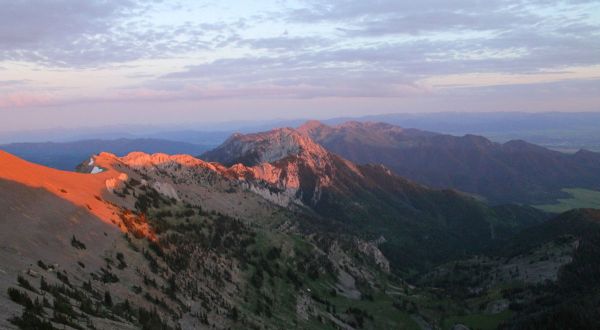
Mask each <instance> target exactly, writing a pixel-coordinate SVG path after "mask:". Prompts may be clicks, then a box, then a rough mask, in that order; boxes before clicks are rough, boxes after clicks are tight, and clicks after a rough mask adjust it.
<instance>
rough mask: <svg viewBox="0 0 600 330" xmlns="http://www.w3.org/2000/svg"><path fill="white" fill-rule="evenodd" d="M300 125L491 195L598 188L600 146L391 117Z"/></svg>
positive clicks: (427, 179)
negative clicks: (568, 146)
mask: <svg viewBox="0 0 600 330" xmlns="http://www.w3.org/2000/svg"><path fill="white" fill-rule="evenodd" d="M299 131H301V132H303V133H305V134H308V135H309V136H310V137H312V138H313V139H314V140H315V141H316V142H318V143H320V144H322V145H323V146H324V147H325V148H327V149H328V150H330V151H332V152H334V153H337V154H339V155H341V156H342V157H345V158H347V159H349V160H351V161H354V162H357V163H360V164H366V163H375V164H384V165H385V166H387V167H389V168H390V169H392V170H393V171H394V172H396V173H397V174H398V175H400V176H403V177H406V178H408V179H411V180H414V181H417V182H420V183H423V184H426V185H429V186H432V187H436V188H454V189H458V190H461V191H464V192H468V193H472V194H476V195H480V196H483V197H485V198H486V199H488V200H489V201H491V202H493V203H506V202H517V203H528V204H541V203H551V202H553V201H555V200H556V199H557V198H560V197H566V193H565V192H564V191H561V189H563V188H576V187H580V188H588V189H596V190H599V189H600V153H594V152H591V151H586V150H580V151H578V152H576V153H574V154H565V153H561V152H557V151H553V150H549V149H546V148H543V147H540V146H538V145H534V144H531V143H527V142H525V141H522V140H513V141H509V142H506V143H504V144H501V143H495V142H492V141H490V140H488V139H487V138H484V137H482V136H477V135H465V136H460V137H459V136H453V135H448V134H438V133H433V132H428V131H422V130H417V129H404V128H401V127H398V126H394V125H391V124H386V123H364V122H347V123H344V124H341V125H337V126H327V125H324V124H321V123H319V122H314V121H312V122H307V123H306V124H305V125H303V126H301V127H300V128H299Z"/></svg>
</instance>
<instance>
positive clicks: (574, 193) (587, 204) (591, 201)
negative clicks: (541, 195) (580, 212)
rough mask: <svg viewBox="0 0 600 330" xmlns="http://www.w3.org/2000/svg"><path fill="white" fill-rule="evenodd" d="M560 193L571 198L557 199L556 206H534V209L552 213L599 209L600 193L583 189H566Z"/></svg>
mask: <svg viewBox="0 0 600 330" xmlns="http://www.w3.org/2000/svg"><path fill="white" fill-rule="evenodd" d="M562 191H564V192H566V193H568V194H570V195H571V197H569V198H564V199H559V200H558V203H556V204H545V205H535V207H537V208H539V209H541V210H544V211H546V212H553V213H560V212H565V211H568V210H571V209H580V208H597V209H600V191H595V190H589V189H583V188H567V189H562Z"/></svg>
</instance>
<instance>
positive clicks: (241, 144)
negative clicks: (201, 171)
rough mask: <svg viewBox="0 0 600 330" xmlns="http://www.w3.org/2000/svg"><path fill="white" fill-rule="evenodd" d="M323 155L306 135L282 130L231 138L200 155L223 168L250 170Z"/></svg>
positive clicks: (287, 129) (295, 131)
mask: <svg viewBox="0 0 600 330" xmlns="http://www.w3.org/2000/svg"><path fill="white" fill-rule="evenodd" d="M327 154H328V152H327V151H326V150H325V149H324V148H323V147H321V146H320V145H319V144H317V143H315V142H314V141H313V140H312V139H311V138H310V137H309V136H308V135H307V134H305V133H303V132H301V131H299V130H295V129H293V128H289V127H285V128H278V129H274V130H271V131H267V132H260V133H253V134H245V135H240V134H238V135H232V136H231V137H230V138H229V139H227V141H225V142H224V143H223V144H222V145H221V146H219V147H218V148H216V149H214V150H212V151H209V152H206V153H204V154H203V155H202V156H201V158H203V159H206V160H209V161H216V162H219V163H222V164H225V165H227V166H231V165H234V164H236V163H241V164H244V165H246V166H254V165H258V164H262V163H272V162H276V161H279V160H281V159H284V158H287V157H289V156H296V157H302V158H306V159H319V158H324V157H326V156H327Z"/></svg>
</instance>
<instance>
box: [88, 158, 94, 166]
mask: <svg viewBox="0 0 600 330" xmlns="http://www.w3.org/2000/svg"><path fill="white" fill-rule="evenodd" d="M92 165H94V158H90V162H89V163H88V166H92Z"/></svg>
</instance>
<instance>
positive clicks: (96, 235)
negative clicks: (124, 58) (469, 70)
mask: <svg viewBox="0 0 600 330" xmlns="http://www.w3.org/2000/svg"><path fill="white" fill-rule="evenodd" d="M434 142H435V143H434ZM437 143H439V144H441V146H436V145H435V144H437ZM514 144H516V145H514ZM522 144H524V145H522ZM507 145H508V146H507ZM443 146H446V147H447V148H450V150H451V151H449V152H446V153H444V154H443V155H442V156H443V157H446V158H444V159H446V161H448V160H447V159H449V158H448V157H450V155H452V154H454V156H455V158H458V159H463V158H464V159H465V160H464V162H463V163H461V162H459V163H458V165H456V167H458V166H459V165H462V166H472V165H469V164H466V163H467V162H466V160H471V161H474V160H475V161H480V162H481V164H480V166H492V165H488V163H487V162H490V161H491V160H494V161H496V162H498V163H500V164H503V165H502V166H500V165H496V166H497V168H498V169H503V168H505V167H507V166H513V167H514V168H513V169H512V170H510V171H505V172H502V176H505V175H508V174H514V173H515V172H517V170H521V171H522V172H520V174H519V175H522V176H533V177H534V178H535V179H536V180H538V177H536V176H534V175H533V174H532V173H531V172H527V171H526V170H525V169H523V167H524V165H523V166H517V164H521V159H522V158H523V157H525V156H527V157H525V158H527V159H529V160H526V161H523V164H529V165H530V166H541V165H542V163H543V162H546V163H545V164H546V165H548V164H550V165H551V166H548V167H551V169H550V170H548V171H550V172H546V173H555V174H553V175H555V179H556V180H558V179H557V178H559V174H561V175H562V172H561V171H559V170H556V169H555V166H558V165H556V164H561V166H565V167H566V168H568V169H571V168H570V167H568V166H575V165H577V166H583V165H581V164H580V163H581V162H582V159H584V160H585V161H586V162H587V163H585V166H588V167H587V168H594V166H597V165H598V164H597V163H596V158H595V157H596V155H595V154H593V153H587V152H581V153H580V154H579V155H577V154H576V155H570V156H568V157H566V156H565V157H564V158H561V157H562V156H558V155H557V154H555V153H554V152H552V151H549V150H547V149H544V148H541V147H535V146H531V145H529V144H526V143H521V142H514V143H506V144H495V143H492V142H490V141H487V140H486V139H484V138H481V137H475V136H465V137H452V136H447V135H442V134H436V133H430V132H424V131H419V130H405V129H402V128H399V127H396V126H392V125H386V124H371V123H367V124H365V123H348V124H344V125H340V126H336V127H330V126H325V125H322V124H320V123H316V122H309V123H307V124H305V125H303V126H301V127H299V128H298V129H293V128H278V129H274V130H271V131H266V132H261V133H251V134H243V135H242V134H235V135H232V136H231V137H230V138H229V139H227V140H226V141H225V142H224V143H223V144H222V145H220V146H219V147H217V148H215V149H214V150H211V151H208V152H205V153H204V154H202V156H201V157H193V156H190V155H185V154H179V155H168V154H165V153H154V154H148V153H144V152H139V151H137V152H131V153H128V154H126V155H121V156H119V155H115V154H113V153H108V152H101V153H96V152H94V153H93V154H91V155H87V156H86V157H85V160H84V161H83V162H81V163H80V165H79V166H77V172H71V171H62V170H58V169H53V168H49V167H46V166H42V165H38V164H34V163H30V162H28V161H25V160H23V159H21V158H18V157H16V156H14V155H11V154H9V153H7V152H4V151H0V209H2V210H3V212H2V213H1V214H0V242H2V243H1V244H2V245H1V248H0V261H1V263H0V270H1V271H0V289H1V292H2V295H0V306H1V307H2V308H1V310H2V313H0V315H1V316H2V317H0V327H4V328H10V327H17V328H21V329H57V328H64V327H69V328H74V329H80V328H95V329H131V328H142V329H177V328H182V329H196V328H219V329H229V328H235V329H281V328H302V329H360V328H364V329H398V328H401V329H404V328H407V329H411V328H415V329H417V328H423V327H425V328H443V329H450V328H456V327H458V328H461V327H462V329H464V328H465V327H471V328H477V327H482V328H493V327H496V326H501V327H506V328H523V327H535V326H538V327H540V326H541V327H544V326H545V325H552V324H555V325H559V327H560V326H563V325H564V326H566V327H569V326H574V327H576V328H578V327H591V328H593V327H594V326H595V325H597V321H596V320H597V319H598V318H596V317H595V316H596V315H597V313H598V309H596V308H595V307H594V306H596V305H595V304H596V303H597V299H596V298H595V297H597V295H596V293H597V292H598V288H597V286H596V285H595V284H594V283H593V281H592V280H591V279H592V278H593V277H594V276H595V275H594V274H596V273H597V272H598V269H600V267H597V264H598V263H597V262H596V261H594V256H595V255H597V254H596V253H597V252H598V251H597V246H600V237H599V236H598V235H597V233H598V232H600V230H599V228H600V225H599V223H598V221H597V219H598V213H597V211H595V210H576V211H571V212H568V213H565V214H561V215H558V216H553V215H550V214H547V213H545V212H542V211H540V210H537V209H535V208H532V207H529V206H525V205H520V204H501V202H503V201H511V200H510V199H508V200H503V199H501V198H498V199H493V198H491V197H488V199H489V200H494V201H495V202H496V203H493V204H488V203H486V202H484V201H482V200H481V199H480V198H475V197H473V194H480V195H483V193H481V192H474V191H468V190H467V193H465V192H461V191H460V190H458V189H457V188H458V187H456V186H454V185H456V182H453V181H451V183H452V185H449V186H443V185H439V186H437V187H436V185H433V184H427V183H425V182H420V181H418V180H415V179H413V178H411V177H409V176H406V177H405V176H404V175H403V174H401V173H399V172H400V171H398V170H397V169H395V168H394V167H393V166H392V165H391V164H385V163H384V162H381V161H377V162H376V163H377V164H368V163H369V161H364V162H363V161H359V162H354V161H353V158H354V157H351V156H352V155H354V156H355V157H376V156H377V154H383V155H379V156H377V157H380V159H392V158H393V157H391V155H400V154H401V152H402V151H403V150H409V151H411V152H412V153H413V155H412V157H417V156H418V155H419V153H417V152H415V151H414V150H415V149H423V150H425V151H424V152H423V153H422V155H423V156H422V158H419V159H420V160H421V161H422V162H423V163H422V164H427V161H426V160H431V158H426V156H427V157H432V156H431V155H432V154H434V153H435V151H437V150H441V149H444V148H443ZM403 147H404V149H403ZM336 148H338V150H336ZM429 148H432V149H429ZM452 148H454V149H452ZM461 150H462V153H459V151H461ZM515 150H517V151H518V150H524V151H521V152H517V151H515ZM345 153H347V154H348V155H346V154H345ZM495 153H497V154H495ZM473 154H474V155H475V156H471V157H472V158H468V157H467V156H468V155H473ZM490 154H493V155H494V157H491V156H490ZM507 155H513V158H512V161H508V160H504V159H505V158H504V157H508V156H507ZM561 155H562V154H561ZM582 155H583V156H585V157H582ZM398 157H401V156H398ZM405 157H406V158H404V162H407V163H410V161H411V159H410V157H409V156H405ZM528 157H529V158H528ZM544 157H546V158H544ZM569 157H571V158H569ZM532 159H533V160H532ZM573 159H575V160H573ZM549 160H553V161H554V162H550V163H549ZM414 162H415V164H416V162H417V161H416V160H414ZM440 162H441V160H440ZM561 162H564V164H568V166H567V165H562V164H563V163H561ZM381 163H384V164H383V165H382V164H381ZM438 164H440V163H438ZM572 164H575V165H572ZM423 167H425V166H423ZM452 168H454V167H452ZM582 168H584V167H582ZM470 170H472V168H470ZM552 171H555V172H552ZM434 173H435V172H434ZM482 173H483V172H482ZM506 173H508V174H506ZM556 173H558V174H556ZM581 173H585V172H584V170H581ZM484 174H485V173H483V174H481V176H479V177H478V180H484V178H486V176H485V175H484ZM453 175H454V174H453V172H450V173H449V174H447V176H450V177H451V176H453ZM517 177H518V176H517ZM422 181H424V180H422ZM530 182H533V183H535V184H537V185H539V186H540V187H541V188H540V189H550V190H551V187H550V188H546V186H544V185H543V184H542V183H540V182H538V181H535V180H533V179H531V181H527V184H532V183H530ZM459 183H460V182H459ZM490 184H492V183H490ZM477 187H479V186H477ZM490 196H492V195H490ZM586 272H589V274H586ZM573 283H575V284H573ZM569 290H571V291H569ZM577 290H579V291H577ZM585 290H588V291H587V292H586V293H585V294H576V292H580V291H585ZM553 298H554V300H553ZM556 298H564V299H565V300H566V301H569V302H573V303H575V306H578V307H576V308H573V305H570V304H568V303H563V302H561V301H557V300H556ZM539 301H544V302H545V303H544V304H543V305H542V306H539V307H537V305H536V302H539ZM553 313H561V315H565V317H564V318H561V319H559V320H556V319H554V318H553V315H555V314H553ZM561 322H562V323H561ZM569 322H570V323H569Z"/></svg>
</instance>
